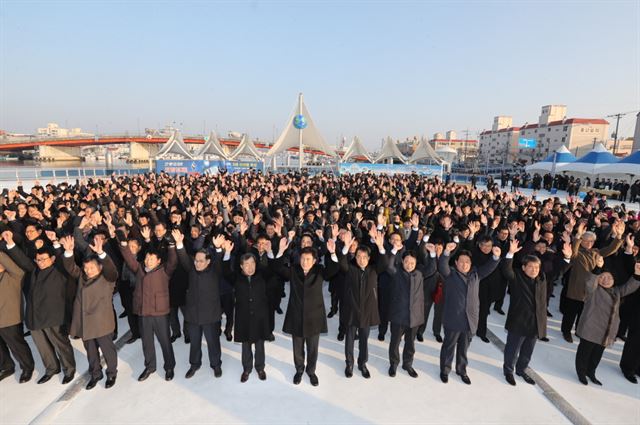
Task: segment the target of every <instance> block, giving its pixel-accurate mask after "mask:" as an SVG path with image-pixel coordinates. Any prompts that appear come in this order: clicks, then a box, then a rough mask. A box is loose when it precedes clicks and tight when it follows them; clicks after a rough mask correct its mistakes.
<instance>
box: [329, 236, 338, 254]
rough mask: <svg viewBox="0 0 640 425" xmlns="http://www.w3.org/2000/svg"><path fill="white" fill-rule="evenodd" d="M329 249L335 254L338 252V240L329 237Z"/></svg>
mask: <svg viewBox="0 0 640 425" xmlns="http://www.w3.org/2000/svg"><path fill="white" fill-rule="evenodd" d="M327 251H328V252H329V254H335V252H336V241H335V240H333V239H329V240H328V241H327Z"/></svg>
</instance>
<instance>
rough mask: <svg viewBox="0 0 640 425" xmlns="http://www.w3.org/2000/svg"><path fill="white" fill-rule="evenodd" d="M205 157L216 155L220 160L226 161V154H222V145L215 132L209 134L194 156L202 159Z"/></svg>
mask: <svg viewBox="0 0 640 425" xmlns="http://www.w3.org/2000/svg"><path fill="white" fill-rule="evenodd" d="M205 155H216V156H219V157H220V158H222V159H227V154H226V153H224V149H222V145H221V144H220V140H219V139H218V135H217V134H216V132H215V131H212V132H211V133H209V139H208V140H207V141H206V142H205V144H204V145H203V146H202V148H201V149H200V150H199V151H198V153H197V154H196V155H195V156H197V157H199V158H200V157H202V158H204V156H205Z"/></svg>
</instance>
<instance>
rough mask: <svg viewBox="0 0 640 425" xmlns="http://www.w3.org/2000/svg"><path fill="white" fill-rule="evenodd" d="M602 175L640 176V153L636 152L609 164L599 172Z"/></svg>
mask: <svg viewBox="0 0 640 425" xmlns="http://www.w3.org/2000/svg"><path fill="white" fill-rule="evenodd" d="M599 172H600V173H602V174H631V175H633V176H638V175H640V151H636V152H635V153H632V154H631V155H629V156H626V157H624V158H622V159H621V160H620V161H618V162H616V163H614V164H609V165H606V166H604V167H602V169H601V170H600V171H599Z"/></svg>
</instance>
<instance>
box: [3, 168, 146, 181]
mask: <svg viewBox="0 0 640 425" xmlns="http://www.w3.org/2000/svg"><path fill="white" fill-rule="evenodd" d="M148 171H149V169H148V168H22V167H17V168H11V169H2V168H0V181H20V180H51V179H60V180H66V179H82V178H85V177H108V176H110V175H112V174H114V173H115V174H116V175H119V176H121V175H124V174H143V173H146V172H148Z"/></svg>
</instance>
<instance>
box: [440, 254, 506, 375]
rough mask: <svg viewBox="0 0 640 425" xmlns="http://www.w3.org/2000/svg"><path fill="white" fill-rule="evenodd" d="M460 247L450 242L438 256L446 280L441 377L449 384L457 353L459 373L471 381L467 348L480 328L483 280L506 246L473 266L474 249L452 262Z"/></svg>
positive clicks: (457, 372) (457, 370) (494, 265)
mask: <svg viewBox="0 0 640 425" xmlns="http://www.w3.org/2000/svg"><path fill="white" fill-rule="evenodd" d="M455 249H456V243H454V242H449V243H448V244H447V245H446V247H445V250H444V252H443V253H442V255H441V256H440V258H439V259H438V270H439V271H440V274H441V275H442V277H443V278H444V279H445V281H444V293H445V297H444V315H443V319H442V324H443V326H444V342H443V344H442V349H441V350H440V379H441V380H442V382H444V383H445V384H446V383H447V382H449V372H451V364H452V363H453V354H454V352H455V353H456V374H458V375H459V376H460V378H461V379H462V382H464V383H465V384H467V385H471V379H469V376H468V375H467V364H468V360H467V350H468V349H469V344H470V343H471V338H473V335H474V334H475V333H476V330H477V329H478V318H479V312H480V297H479V288H480V280H482V279H484V278H485V277H487V276H488V275H489V274H491V272H493V271H494V270H495V268H496V267H497V266H498V262H499V261H500V254H501V253H502V250H501V249H500V248H498V247H497V246H494V247H493V249H492V253H493V258H492V259H491V260H489V261H487V262H486V263H485V264H483V265H482V266H480V267H478V268H476V267H473V265H472V262H471V253H470V252H469V251H466V250H462V251H459V252H458V253H457V255H456V256H455V267H454V268H453V269H451V268H450V266H449V259H450V256H451V252H453V251H454V250H455Z"/></svg>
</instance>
